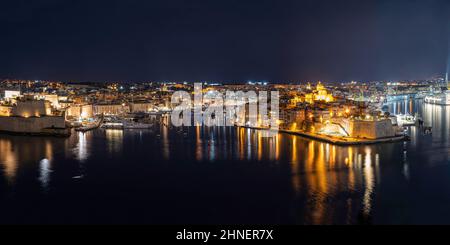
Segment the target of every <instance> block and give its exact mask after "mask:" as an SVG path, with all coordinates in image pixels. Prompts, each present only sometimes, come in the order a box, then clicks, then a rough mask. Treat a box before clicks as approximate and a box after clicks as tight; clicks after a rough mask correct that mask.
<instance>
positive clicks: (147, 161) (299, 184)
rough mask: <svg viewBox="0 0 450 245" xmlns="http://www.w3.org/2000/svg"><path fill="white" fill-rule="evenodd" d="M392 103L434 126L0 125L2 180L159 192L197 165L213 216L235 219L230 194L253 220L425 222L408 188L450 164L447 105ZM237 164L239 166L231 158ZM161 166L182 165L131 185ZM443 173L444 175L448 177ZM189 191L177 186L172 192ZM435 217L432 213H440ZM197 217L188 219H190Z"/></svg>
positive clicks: (416, 192) (45, 188) (425, 189)
mask: <svg viewBox="0 0 450 245" xmlns="http://www.w3.org/2000/svg"><path fill="white" fill-rule="evenodd" d="M389 110H390V111H391V112H394V111H395V112H396V113H405V112H408V113H411V114H413V113H414V112H416V111H417V112H418V113H419V114H420V115H421V116H422V117H423V119H424V122H425V125H430V126H432V127H433V134H432V135H424V134H423V132H422V131H421V130H420V129H417V128H414V127H413V128H411V130H410V135H411V137H412V138H411V141H410V142H405V143H393V144H381V145H369V146H348V147H347V146H335V145H331V144H327V143H322V142H318V141H313V140H308V139H304V138H301V137H298V136H292V135H286V134H279V135H277V136H276V137H274V138H267V137H263V133H264V132H262V131H258V130H250V129H244V128H205V127H200V126H197V127H192V128H183V129H177V128H170V127H169V126H168V125H167V124H165V125H164V124H163V125H161V126H157V128H156V129H155V130H154V132H153V131H147V130H126V131H123V130H110V129H108V130H103V129H99V130H95V131H92V132H86V133H74V134H73V135H72V136H71V137H70V138H67V139H60V138H39V137H32V138H29V137H20V136H6V135H1V136H0V166H1V169H0V181H1V182H3V181H5V182H6V183H7V184H8V186H10V187H11V188H13V187H14V186H16V185H18V184H19V183H22V184H21V186H26V188H29V190H28V191H27V192H29V193H32V194H33V196H36V195H38V194H39V193H36V190H35V189H34V188H33V186H34V185H37V186H40V187H41V189H40V191H42V194H43V195H44V194H45V195H56V197H55V199H56V200H58V197H59V196H58V195H57V194H54V192H52V190H53V189H55V188H56V189H59V190H65V189H66V188H68V183H82V182H80V180H73V179H72V177H73V176H84V175H86V176H88V177H87V179H85V180H84V181H89V182H86V183H89V184H86V187H81V186H76V187H74V188H75V190H77V189H76V188H88V189H80V190H78V191H80V192H89V189H96V188H100V186H102V185H101V184H99V183H102V181H106V180H107V179H112V180H111V182H108V183H109V185H108V187H110V186H111V185H112V186H115V189H122V188H125V189H129V190H135V189H139V188H143V187H142V186H145V187H146V188H150V187H151V188H157V190H158V193H159V192H161V193H165V192H170V191H175V190H178V189H177V188H182V187H180V186H179V185H181V186H184V185H186V184H187V185H188V184H189V183H190V181H191V180H190V176H192V175H194V176H196V177H195V178H194V179H195V182H196V184H197V185H198V186H204V187H203V189H202V188H200V187H199V188H198V189H196V190H195V192H194V193H190V194H192V195H194V194H198V195H200V196H201V197H202V198H205V199H199V200H195V199H192V200H189V201H190V202H194V204H196V205H204V203H205V202H206V203H207V202H208V201H210V200H209V199H208V196H210V195H211V193H217V194H215V195H216V196H215V199H218V200H219V202H218V203H216V204H215V205H211V206H202V207H203V208H202V210H203V211H205V209H206V210H208V209H209V208H210V209H211V210H209V215H215V217H217V219H216V221H217V222H220V221H221V220H226V221H230V222H233V221H235V222H240V221H241V220H240V219H241V218H242V217H241V216H240V215H236V214H234V213H228V211H227V210H229V205H228V204H229V203H230V202H233V203H234V202H238V203H239V204H240V205H241V206H242V207H240V206H239V207H240V208H242V210H241V209H238V211H239V212H243V213H247V214H248V215H250V216H249V218H248V220H246V221H247V222H250V223H252V222H251V221H252V220H264V217H266V216H267V217H275V218H271V219H270V220H269V221H267V222H275V223H296V224H355V223H403V222H411V223H414V222H417V223H421V222H430V221H429V220H423V219H420V218H419V217H416V216H419V215H418V214H417V212H416V208H417V210H423V209H424V208H425V209H427V208H428V209H429V207H428V206H426V205H433V204H432V202H430V201H428V202H427V203H426V204H424V203H420V202H419V203H414V202H408V201H406V200H409V198H411V197H410V196H413V197H418V196H421V195H422V196H424V195H428V194H429V191H430V189H432V190H436V186H435V185H434V184H432V185H430V186H421V188H420V189H417V186H418V184H417V181H418V180H420V178H422V176H430V175H431V173H430V174H429V173H428V171H433V168H432V167H433V166H445V167H447V166H448V165H449V164H448V163H449V159H450V148H449V142H448V141H449V139H448V137H449V126H448V122H450V107H440V106H435V105H427V104H422V103H420V102H418V101H414V100H407V101H399V102H396V103H394V104H392V105H390V107H389ZM165 120H166V123H168V122H169V121H168V119H165ZM167 163H170V164H167ZM199 163H202V164H205V163H206V165H202V164H199ZM219 163H220V164H219ZM160 165H161V166H165V167H159V166H160ZM236 165H238V166H239V167H237V168H234V167H233V166H236ZM166 168H169V169H170V173H172V172H175V173H176V172H177V171H179V172H180V173H179V174H178V175H177V177H176V178H175V179H176V180H175V179H174V181H172V182H164V179H166V178H172V177H171V176H170V175H168V176H164V175H163V176H159V175H158V178H147V177H145V178H144V179H145V181H140V182H139V185H136V186H135V185H134V181H133V178H134V177H135V175H136V176H140V175H144V176H145V173H147V172H150V173H151V172H156V173H158V172H159V171H163V170H161V169H166ZM216 168H217V169H220V171H219V170H217V171H219V172H222V171H225V172H224V173H223V176H227V178H220V177H217V176H216V179H217V178H219V179H220V182H218V183H220V185H221V187H220V188H219V189H217V190H216V189H211V188H214V187H210V186H217V185H218V184H217V183H216V182H214V181H218V180H214V178H209V177H208V175H210V174H211V175H213V174H214V173H215V171H216V170H215V169H216ZM150 169H151V171H150ZM199 169H202V171H201V174H200V173H198V176H197V175H196V174H197V172H196V171H199ZM266 170H267V171H266ZM449 170H450V169H449ZM33 172H36V174H32V173H33ZM147 174H148V173H147ZM439 174H443V176H446V175H445V171H439ZM128 175H129V176H128ZM35 176H37V177H35ZM116 176H120V178H121V179H123V181H120V182H119V181H117V180H116V179H115V177H116ZM218 176H220V174H219V175H218ZM234 176H236V178H238V177H239V176H245V178H244V179H245V181H243V182H239V183H240V184H242V183H245V185H244V186H239V187H237V186H235V185H236V183H238V182H236V179H235V178H234ZM443 176H441V179H442V181H444V180H445V179H444V178H443ZM449 177H450V176H449ZM94 180H96V181H94ZM126 180H128V181H126ZM382 180H383V181H382ZM437 180H440V179H439V178H437ZM146 181H148V182H146ZM1 182H0V183H1ZM97 182H98V183H97ZM163 183H164V184H163ZM182 183H185V184H184V185H183V184H182ZM212 183H216V184H215V185H213V184H212ZM410 183H416V184H414V185H412V184H410ZM425 183H428V182H425ZM420 184H421V185H423V184H424V182H422V181H421V182H420ZM253 185H254V188H255V189H259V186H266V189H265V190H260V191H262V192H261V194H258V192H255V193H256V194H253V195H249V193H248V189H245V187H246V186H253ZM69 186H70V185H69ZM270 186H273V187H272V188H270ZM53 187H55V188H53ZM234 187H236V188H234ZM71 188H72V187H71ZM228 188H232V189H233V190H234V191H233V195H232V197H231V198H230V197H229V196H227V194H226V193H227V192H226V190H227V189H228ZM439 188H441V186H440V187H439ZM446 188H447V187H445V188H444V189H439V190H438V191H436V195H447V194H450V185H449V186H448V189H449V190H448V191H447V189H446ZM241 189H242V191H241ZM255 189H253V190H255ZM71 190H72V189H71ZM72 191H74V190H72ZM108 191H110V192H108ZM189 191H190V190H186V189H181V190H179V194H180V193H189ZM102 192H105V193H107V195H108V196H114V195H115V192H114V188H108V189H102ZM128 192H129V193H130V194H129V196H128V195H126V194H124V192H120V193H121V196H120V197H118V199H116V201H118V202H119V201H120V200H122V199H123V200H122V202H121V203H120V205H121V206H123V207H127V205H129V203H133V202H128V201H127V199H130V200H134V199H135V198H136V199H138V200H139V201H140V202H143V203H145V205H146V206H148V208H149V209H151V207H152V205H155V203H154V202H153V201H150V200H149V201H148V203H147V202H146V199H145V198H144V197H145V195H144V196H142V197H135V196H133V195H139V194H136V193H134V192H133V191H128ZM128 192H125V193H128ZM222 192H223V193H222ZM221 193H222V194H221ZM141 194H142V193H141ZM8 195H13V196H14V195H18V194H15V192H14V191H13V190H12V189H0V201H2V200H3V199H4V198H5V197H6V196H8ZM255 195H256V196H255ZM174 196H175V197H174V198H175V199H174V200H172V199H170V202H167V203H165V205H163V206H169V205H170V203H172V202H173V201H175V202H177V203H178V202H179V203H185V202H186V201H187V200H186V199H182V200H178V199H176V196H177V195H174ZM21 198H24V199H26V198H27V197H26V196H25V197H21ZM61 198H62V197H61ZM64 198H68V197H67V196H64ZM69 198H70V197H69ZM221 198H223V200H222V199H221ZM255 198H256V199H258V198H259V199H261V200H264V202H259V203H258V205H262V207H263V208H262V210H264V212H263V213H252V212H256V211H255V208H254V204H253V202H254V199H255ZM100 199H101V198H100ZM215 199H212V200H215ZM8 200H9V199H8ZM152 200H153V199H152ZM3 201H4V200H3ZM12 202H14V201H12ZM197 202H198V203H197ZM265 202H267V205H265ZM273 203H277V204H278V205H279V206H280V207H283V208H280V209H276V208H275V207H276V206H277V205H273ZM246 204H248V205H249V207H247V206H246ZM250 204H252V205H250ZM449 204H450V200H449ZM11 205H13V203H12V204H11ZM222 205H223V206H222ZM233 207H234V206H233ZM178 208H180V207H178ZM159 210H160V211H159V212H162V213H166V212H167V213H170V212H174V210H173V209H170V208H167V210H164V209H163V210H161V209H159ZM436 210H439V208H437V209H436ZM390 212H393V213H395V212H396V213H398V212H401V213H402V212H403V213H405V215H404V216H401V217H399V216H398V215H389V214H390ZM436 212H437V211H436ZM252 215H253V216H252ZM196 217H197V218H198V219H199V220H203V219H202V218H204V217H202V216H201V214H198V216H196ZM280 217H283V218H280ZM432 217H435V218H436V219H439V215H435V216H432ZM444 217H445V216H443V217H441V218H444ZM449 217H450V214H449ZM191 219H192V217H191ZM187 221H189V220H187ZM168 222H169V223H170V220H169V221H168ZM195 222H196V220H192V221H191V222H190V223H195Z"/></svg>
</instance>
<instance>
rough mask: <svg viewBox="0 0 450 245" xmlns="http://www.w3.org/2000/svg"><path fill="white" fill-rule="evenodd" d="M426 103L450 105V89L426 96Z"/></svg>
mask: <svg viewBox="0 0 450 245" xmlns="http://www.w3.org/2000/svg"><path fill="white" fill-rule="evenodd" d="M424 101H425V103H428V104H434V105H450V91H448V90H447V91H445V92H442V93H439V94H434V95H429V96H425V99H424Z"/></svg>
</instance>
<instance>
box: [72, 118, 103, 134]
mask: <svg viewBox="0 0 450 245" xmlns="http://www.w3.org/2000/svg"><path fill="white" fill-rule="evenodd" d="M102 122H103V115H102V116H100V117H98V118H96V119H95V120H94V121H93V122H88V123H85V124H82V125H83V126H81V127H78V128H75V131H79V132H86V131H89V130H93V129H96V128H98V127H100V125H101V124H102Z"/></svg>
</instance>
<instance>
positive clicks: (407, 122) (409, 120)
mask: <svg viewBox="0 0 450 245" xmlns="http://www.w3.org/2000/svg"><path fill="white" fill-rule="evenodd" d="M396 116H397V123H398V125H399V126H413V125H416V116H412V115H409V114H405V115H403V114H399V115H396Z"/></svg>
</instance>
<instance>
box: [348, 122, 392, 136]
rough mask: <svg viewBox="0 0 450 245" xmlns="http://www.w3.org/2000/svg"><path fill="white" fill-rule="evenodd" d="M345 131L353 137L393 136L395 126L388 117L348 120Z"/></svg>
mask: <svg viewBox="0 0 450 245" xmlns="http://www.w3.org/2000/svg"><path fill="white" fill-rule="evenodd" d="M347 131H348V132H349V134H350V136H351V137H355V138H367V139H379V138H387V137H393V136H395V128H394V127H393V126H392V122H391V120H390V119H382V120H367V121H366V120H350V121H349V128H348V130H347Z"/></svg>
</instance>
